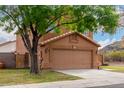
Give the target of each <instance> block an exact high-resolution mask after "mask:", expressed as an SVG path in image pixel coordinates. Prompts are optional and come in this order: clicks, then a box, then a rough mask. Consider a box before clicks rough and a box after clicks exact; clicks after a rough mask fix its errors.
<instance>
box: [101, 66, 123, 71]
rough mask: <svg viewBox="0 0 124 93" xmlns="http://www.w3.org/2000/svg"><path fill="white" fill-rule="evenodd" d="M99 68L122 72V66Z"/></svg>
mask: <svg viewBox="0 0 124 93" xmlns="http://www.w3.org/2000/svg"><path fill="white" fill-rule="evenodd" d="M100 68H101V69H104V70H110V71H114V72H123V73H124V66H101V67H100Z"/></svg>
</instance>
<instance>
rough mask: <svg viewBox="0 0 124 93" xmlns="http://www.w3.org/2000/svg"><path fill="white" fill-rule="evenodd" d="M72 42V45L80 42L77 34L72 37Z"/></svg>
mask: <svg viewBox="0 0 124 93" xmlns="http://www.w3.org/2000/svg"><path fill="white" fill-rule="evenodd" d="M70 42H72V43H77V42H78V38H77V35H76V34H74V35H71V36H70Z"/></svg>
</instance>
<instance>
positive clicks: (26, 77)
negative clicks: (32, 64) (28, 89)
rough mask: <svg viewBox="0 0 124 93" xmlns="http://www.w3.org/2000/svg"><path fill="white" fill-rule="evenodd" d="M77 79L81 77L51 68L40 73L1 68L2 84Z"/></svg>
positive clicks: (0, 78)
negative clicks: (33, 73)
mask: <svg viewBox="0 0 124 93" xmlns="http://www.w3.org/2000/svg"><path fill="white" fill-rule="evenodd" d="M77 79H80V78H79V77H76V76H71V75H66V74H63V73H59V72H55V71H51V70H43V71H42V72H41V73H40V74H39V75H31V74H30V73H29V70H28V69H3V70H2V69H0V86H3V85H16V84H30V83H42V82H52V81H63V80H77Z"/></svg>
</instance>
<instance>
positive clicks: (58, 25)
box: [46, 20, 78, 33]
mask: <svg viewBox="0 0 124 93" xmlns="http://www.w3.org/2000/svg"><path fill="white" fill-rule="evenodd" d="M76 22H78V20H75V21H72V22H65V23H61V24H57V25H56V26H54V27H52V28H51V29H49V30H47V31H46V33H48V32H50V31H52V30H53V29H55V28H57V27H60V26H62V25H66V24H74V23H76Z"/></svg>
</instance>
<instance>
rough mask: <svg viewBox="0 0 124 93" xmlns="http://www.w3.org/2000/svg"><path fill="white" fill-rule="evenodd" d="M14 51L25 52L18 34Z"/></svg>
mask: <svg viewBox="0 0 124 93" xmlns="http://www.w3.org/2000/svg"><path fill="white" fill-rule="evenodd" d="M16 52H17V54H25V52H27V50H26V48H25V46H24V43H23V41H22V38H21V36H20V35H17V36H16Z"/></svg>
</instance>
